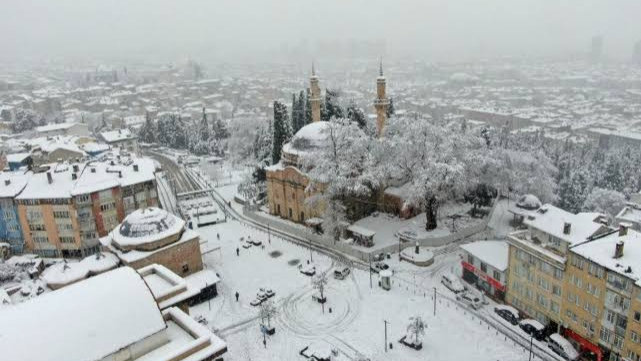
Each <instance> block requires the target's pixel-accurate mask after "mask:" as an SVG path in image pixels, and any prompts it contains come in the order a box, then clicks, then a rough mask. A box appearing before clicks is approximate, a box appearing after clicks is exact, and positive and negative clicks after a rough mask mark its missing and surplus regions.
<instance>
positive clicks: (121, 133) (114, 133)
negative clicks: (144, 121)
mask: <svg viewBox="0 0 641 361" xmlns="http://www.w3.org/2000/svg"><path fill="white" fill-rule="evenodd" d="M100 136H101V137H102V139H104V141H105V142H107V143H114V142H121V141H123V140H128V139H134V138H136V136H135V135H134V134H133V133H132V132H131V131H130V130H129V129H119V130H111V131H108V132H102V133H100Z"/></svg>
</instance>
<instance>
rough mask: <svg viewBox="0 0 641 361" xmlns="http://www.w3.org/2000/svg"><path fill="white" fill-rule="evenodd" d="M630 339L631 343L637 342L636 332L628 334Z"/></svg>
mask: <svg viewBox="0 0 641 361" xmlns="http://www.w3.org/2000/svg"><path fill="white" fill-rule="evenodd" d="M630 339H631V340H632V342H639V335H638V334H637V333H636V332H634V331H632V332H630Z"/></svg>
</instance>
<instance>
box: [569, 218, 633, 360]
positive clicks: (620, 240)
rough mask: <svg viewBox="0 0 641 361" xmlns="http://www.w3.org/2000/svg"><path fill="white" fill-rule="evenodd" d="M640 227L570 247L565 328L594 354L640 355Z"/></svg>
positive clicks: (611, 356)
mask: <svg viewBox="0 0 641 361" xmlns="http://www.w3.org/2000/svg"><path fill="white" fill-rule="evenodd" d="M640 278H641V233H639V232H637V231H634V230H632V229H628V227H627V226H626V225H622V226H620V228H619V229H618V230H611V231H609V232H607V233H605V234H602V235H600V236H597V237H593V238H591V239H589V240H586V241H585V242H583V243H580V244H577V245H575V246H573V247H572V248H571V249H570V252H569V260H568V267H567V272H566V277H565V282H564V292H565V295H564V302H563V307H562V318H563V324H562V328H561V329H562V332H563V333H564V335H565V336H566V337H567V338H568V339H570V340H571V341H573V342H574V343H575V344H576V346H578V349H580V350H581V351H583V352H586V351H587V352H590V353H592V354H594V356H595V357H594V359H595V360H598V361H600V360H612V361H619V360H632V361H638V360H640V359H641V283H640V282H639V280H640Z"/></svg>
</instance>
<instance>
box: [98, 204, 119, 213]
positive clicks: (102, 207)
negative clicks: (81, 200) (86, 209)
mask: <svg viewBox="0 0 641 361" xmlns="http://www.w3.org/2000/svg"><path fill="white" fill-rule="evenodd" d="M115 208H116V203H115V202H109V203H104V204H101V205H100V210H101V211H102V212H105V211H108V210H111V209H115Z"/></svg>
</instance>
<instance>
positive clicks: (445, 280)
mask: <svg viewBox="0 0 641 361" xmlns="http://www.w3.org/2000/svg"><path fill="white" fill-rule="evenodd" d="M441 283H442V284H443V285H444V286H445V287H447V289H449V290H450V291H452V292H454V293H461V292H465V290H466V288H465V286H463V284H462V283H461V281H460V280H459V279H458V277H456V276H454V275H453V274H451V273H446V274H444V275H443V276H442V277H441Z"/></svg>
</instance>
